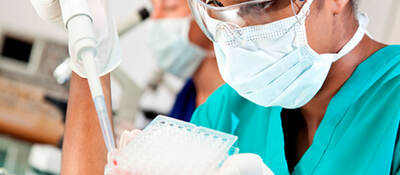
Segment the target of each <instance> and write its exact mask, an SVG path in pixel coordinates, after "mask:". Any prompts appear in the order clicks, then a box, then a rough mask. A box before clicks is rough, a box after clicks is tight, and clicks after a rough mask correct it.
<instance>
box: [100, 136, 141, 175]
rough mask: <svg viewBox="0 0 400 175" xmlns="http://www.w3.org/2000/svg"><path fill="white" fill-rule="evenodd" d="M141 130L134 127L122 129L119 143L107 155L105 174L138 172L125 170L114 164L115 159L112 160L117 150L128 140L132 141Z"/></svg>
mask: <svg viewBox="0 0 400 175" xmlns="http://www.w3.org/2000/svg"><path fill="white" fill-rule="evenodd" d="M141 133H142V131H141V130H137V129H134V130H132V131H124V132H123V133H122V135H121V138H120V140H119V144H118V145H117V147H118V148H117V149H115V151H114V152H113V153H108V155H107V159H108V160H107V161H108V163H107V166H108V167H107V168H106V173H105V174H106V175H139V174H138V173H135V172H132V171H127V170H124V169H121V168H118V167H115V166H116V161H114V156H116V155H118V153H119V150H121V149H123V148H124V147H125V146H126V145H128V144H129V142H131V141H132V139H134V138H135V137H136V136H138V135H139V134H141Z"/></svg>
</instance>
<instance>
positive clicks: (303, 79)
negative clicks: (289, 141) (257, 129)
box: [208, 0, 368, 109]
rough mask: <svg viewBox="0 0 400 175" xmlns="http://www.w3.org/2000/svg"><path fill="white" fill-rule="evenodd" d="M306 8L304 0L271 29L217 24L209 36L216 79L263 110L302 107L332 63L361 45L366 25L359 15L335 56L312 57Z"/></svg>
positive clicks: (316, 88) (318, 86) (314, 54)
mask: <svg viewBox="0 0 400 175" xmlns="http://www.w3.org/2000/svg"><path fill="white" fill-rule="evenodd" d="M311 3H312V0H308V1H307V2H306V3H305V4H304V7H303V9H302V10H301V11H300V13H299V14H298V15H297V16H293V17H289V18H286V19H283V20H279V21H276V22H273V23H269V24H265V25H258V26H249V27H244V28H237V29H229V28H228V27H229V25H226V24H222V25H219V27H218V29H216V30H215V31H216V32H217V35H216V36H217V37H216V38H217V42H215V43H214V48H215V54H216V57H217V61H218V67H219V70H220V73H221V75H222V77H223V79H224V80H225V81H226V82H227V83H228V84H229V85H230V86H231V87H232V88H233V89H235V90H236V91H237V92H238V93H239V94H240V95H241V96H243V97H244V98H246V99H248V100H250V101H252V102H254V103H256V104H258V105H261V106H264V107H269V106H281V107H284V108H289V109H294V108H299V107H302V106H304V105H305V104H306V103H308V102H309V101H310V100H311V99H312V98H313V97H314V96H315V95H316V94H317V92H318V91H319V90H320V88H321V87H322V85H323V83H324V81H325V79H326V77H327V74H328V72H329V70H330V67H331V65H332V63H333V62H335V61H337V60H338V59H339V58H341V57H343V56H344V55H346V54H347V53H349V52H350V51H351V50H353V49H354V48H355V47H356V46H357V45H358V43H359V42H360V41H361V40H362V38H363V37H364V35H365V32H366V25H367V23H368V18H367V17H366V16H365V15H363V14H361V15H359V16H358V20H359V28H358V30H357V32H356V33H355V34H354V36H353V38H352V39H351V40H350V41H349V42H348V43H347V44H346V45H345V46H344V47H343V49H342V50H341V51H340V52H339V53H337V54H318V53H317V52H315V51H314V50H313V49H312V48H311V47H310V46H309V45H308V42H307V36H306V27H305V20H306V18H307V14H308V12H309V8H310V5H311ZM208 21H209V22H213V23H215V22H217V21H216V20H214V21H213V19H210V20H208ZM221 26H222V27H221ZM218 32H219V33H220V34H219V33H218ZM235 33H239V34H240V39H238V38H237V36H234V35H235Z"/></svg>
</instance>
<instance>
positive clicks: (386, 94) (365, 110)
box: [189, 0, 400, 175]
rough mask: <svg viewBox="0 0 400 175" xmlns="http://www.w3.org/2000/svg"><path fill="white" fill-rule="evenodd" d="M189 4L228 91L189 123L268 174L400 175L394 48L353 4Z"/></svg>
mask: <svg viewBox="0 0 400 175" xmlns="http://www.w3.org/2000/svg"><path fill="white" fill-rule="evenodd" d="M189 2H190V5H191V7H192V10H193V13H194V16H196V20H197V21H198V23H199V24H200V25H201V27H202V29H204V32H205V33H206V34H207V35H208V37H209V38H210V39H211V40H212V41H213V42H214V47H215V54H216V57H217V61H218V66H219V70H220V72H221V75H222V77H223V78H224V80H225V81H226V83H227V84H226V85H224V86H223V87H221V88H219V89H218V90H217V91H216V92H215V93H214V94H213V95H211V97H210V98H209V99H208V100H207V102H206V103H205V104H203V105H202V106H200V107H199V108H198V109H197V111H196V112H195V114H194V116H193V118H192V122H193V123H195V124H197V125H201V126H205V127H209V128H212V129H217V130H220V131H223V132H227V133H231V134H234V135H237V136H238V141H237V142H236V146H237V147H238V148H240V152H241V153H254V154H257V155H259V156H261V157H262V159H263V162H264V163H265V164H266V165H267V166H268V167H269V168H270V169H271V170H272V171H273V172H274V173H275V174H295V175H311V174H324V175H326V174H352V175H356V174H362V175H367V174H371V175H373V174H381V175H399V174H400V140H399V135H400V132H399V131H400V130H399V123H400V46H398V45H392V46H386V45H384V44H381V43H378V42H376V41H375V40H373V39H372V38H371V37H370V36H369V35H368V32H367V30H366V28H367V24H368V18H367V16H366V15H365V14H362V13H357V10H356V6H355V4H356V3H357V0H353V1H351V0H341V1H337V0H305V1H301V0H279V1H278V0H277V1H263V2H260V1H233V0H209V1H208V0H207V1H203V0H189ZM377 10H378V9H377ZM227 14H230V15H227ZM393 20H394V19H393Z"/></svg>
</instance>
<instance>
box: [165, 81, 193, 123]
mask: <svg viewBox="0 0 400 175" xmlns="http://www.w3.org/2000/svg"><path fill="white" fill-rule="evenodd" d="M195 109H196V88H195V86H194V82H193V80H192V79H189V80H188V81H187V82H186V84H185V85H184V86H183V88H182V90H181V91H180V92H179V94H178V96H177V97H176V100H175V104H174V106H173V107H172V110H171V112H170V114H169V116H170V117H173V118H176V119H179V120H183V121H187V122H189V121H190V119H191V118H192V115H193V112H194V110H195Z"/></svg>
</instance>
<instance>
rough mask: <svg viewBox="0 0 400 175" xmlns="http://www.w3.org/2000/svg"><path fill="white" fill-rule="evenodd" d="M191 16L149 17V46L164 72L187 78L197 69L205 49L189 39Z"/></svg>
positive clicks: (204, 54) (203, 56) (204, 55)
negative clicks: (171, 17) (172, 17)
mask: <svg viewBox="0 0 400 175" xmlns="http://www.w3.org/2000/svg"><path fill="white" fill-rule="evenodd" d="M191 20H192V18H191V17H185V18H174V19H156V20H155V19H151V20H150V23H151V31H150V47H151V49H152V51H153V56H154V57H155V58H156V60H157V63H158V65H159V66H160V67H161V68H162V69H163V70H164V71H166V72H169V73H171V74H173V75H175V76H177V77H179V78H182V79H187V78H189V77H191V76H192V75H193V73H194V72H195V71H196V70H197V68H198V66H199V65H200V63H201V62H202V60H203V59H204V58H205V57H206V53H207V52H206V51H205V50H204V49H202V48H200V47H199V46H197V45H195V44H192V43H191V42H190V41H189V30H190V23H191Z"/></svg>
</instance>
